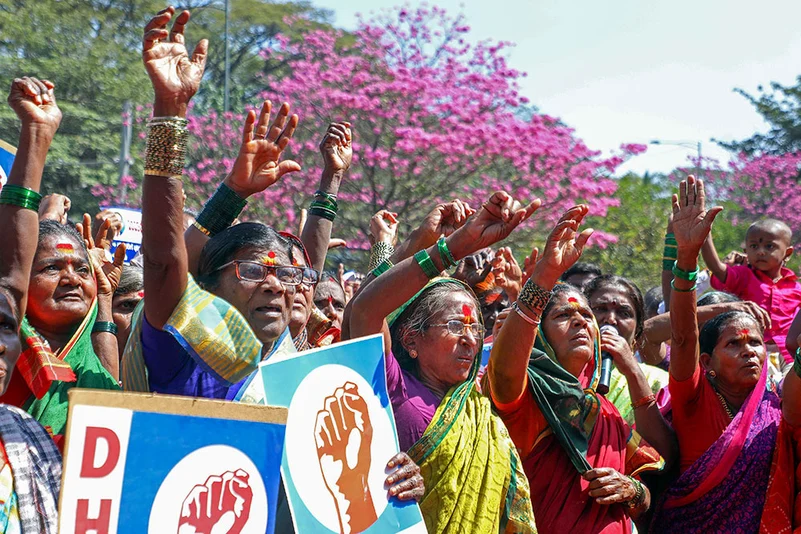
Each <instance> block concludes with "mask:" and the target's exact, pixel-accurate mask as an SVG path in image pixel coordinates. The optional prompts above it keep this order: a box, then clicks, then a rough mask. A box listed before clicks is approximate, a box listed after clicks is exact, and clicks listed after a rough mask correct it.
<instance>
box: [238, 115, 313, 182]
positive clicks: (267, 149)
mask: <svg viewBox="0 0 801 534" xmlns="http://www.w3.org/2000/svg"><path fill="white" fill-rule="evenodd" d="M271 111H272V102H270V101H269V100H267V101H266V102H265V103H264V105H262V107H261V113H260V114H259V122H258V124H256V112H255V111H252V110H251V111H250V112H248V115H247V117H246V118H245V127H244V129H243V134H242V146H240V147H239V155H238V156H237V157H236V161H235V162H234V167H233V168H232V169H231V173H230V174H229V175H228V176H227V177H226V179H225V184H226V185H227V186H228V187H230V188H231V189H233V190H234V191H236V193H237V194H238V195H239V196H241V197H242V198H247V197H249V196H250V195H253V194H255V193H260V192H262V191H264V190H265V189H267V188H268V187H270V186H271V185H273V184H274V183H275V182H277V181H278V180H279V179H281V177H282V176H283V175H285V174H287V173H290V172H296V171H299V170H300V165H299V164H298V163H297V162H296V161H292V160H284V161H281V154H282V153H283V152H284V149H285V148H286V147H287V145H289V141H290V140H291V139H292V135H293V134H294V133H295V128H297V126H298V116H297V115H292V116H291V117H290V116H289V104H288V103H286V102H284V103H283V105H281V109H280V110H278V115H277V116H276V117H275V121H273V124H272V126H270V124H269V123H270V113H271Z"/></svg>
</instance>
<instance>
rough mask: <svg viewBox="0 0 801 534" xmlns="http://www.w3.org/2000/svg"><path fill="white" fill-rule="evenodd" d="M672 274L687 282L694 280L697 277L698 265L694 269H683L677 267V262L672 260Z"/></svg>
mask: <svg viewBox="0 0 801 534" xmlns="http://www.w3.org/2000/svg"><path fill="white" fill-rule="evenodd" d="M673 276H675V277H676V278H681V279H682V280H687V281H688V282H695V279H696V278H698V267H696V268H695V270H694V271H685V270H684V269H679V266H678V264H677V263H676V262H673Z"/></svg>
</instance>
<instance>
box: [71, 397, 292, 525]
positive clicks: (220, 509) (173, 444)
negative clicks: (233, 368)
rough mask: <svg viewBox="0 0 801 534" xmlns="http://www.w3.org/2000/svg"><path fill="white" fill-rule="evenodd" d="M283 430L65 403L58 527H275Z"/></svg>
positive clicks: (216, 406) (263, 424) (216, 405)
mask: <svg viewBox="0 0 801 534" xmlns="http://www.w3.org/2000/svg"><path fill="white" fill-rule="evenodd" d="M90 394H92V393H90ZM117 395H125V394H117ZM71 400H72V399H71ZM181 401H188V402H190V403H192V402H200V403H204V402H205V403H210V404H209V406H211V408H210V409H211V410H215V409H217V410H222V409H225V408H226V407H222V408H220V405H221V404H231V403H223V402H222V401H206V400H200V399H181ZM158 402H160V403H169V402H171V401H170V399H169V398H163V397H162V398H159V399H158ZM232 406H235V407H236V408H233V409H234V410H238V409H239V408H240V407H241V406H242V405H232ZM245 409H251V410H252V409H256V410H261V409H264V410H269V409H270V408H262V407H255V406H252V407H245ZM282 413H285V412H284V411H283V410H282ZM285 429H286V427H285V426H284V425H283V424H282V423H268V422H264V421H252V420H240V419H226V418H216V417H202V416H197V415H185V414H175V413H153V412H147V411H138V410H128V409H124V408H120V407H106V406H96V405H85V404H78V405H75V406H71V411H70V421H69V430H68V434H67V435H68V442H67V450H66V452H67V454H66V459H65V471H64V483H63V489H62V497H61V510H60V529H59V532H61V533H64V534H68V533H74V532H84V531H85V529H86V528H88V529H89V530H90V531H91V530H94V529H92V528H91V527H92V525H95V526H101V527H103V528H102V529H101V530H99V531H102V532H110V533H111V532H116V533H118V534H129V533H130V534H134V533H136V534H141V533H162V532H164V533H166V532H172V533H182V532H198V533H200V532H217V531H219V532H230V533H234V532H236V533H245V532H254V533H255V532H258V533H259V534H261V533H262V532H266V533H273V532H274V529H275V511H276V505H277V502H278V490H279V478H280V476H279V475H280V465H281V457H282V451H283V443H284V433H285ZM223 525H226V526H227V527H226V528H223V527H222V526H223Z"/></svg>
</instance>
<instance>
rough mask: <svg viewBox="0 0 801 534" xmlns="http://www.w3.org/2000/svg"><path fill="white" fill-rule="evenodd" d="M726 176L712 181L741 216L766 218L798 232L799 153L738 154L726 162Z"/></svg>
mask: <svg viewBox="0 0 801 534" xmlns="http://www.w3.org/2000/svg"><path fill="white" fill-rule="evenodd" d="M729 167H730V169H729V170H730V173H729V176H727V177H725V178H724V179H722V180H720V181H719V182H717V183H716V187H718V188H719V189H720V190H721V193H722V194H723V195H724V196H725V198H726V199H727V200H729V201H731V202H732V203H734V204H736V205H738V206H739V207H740V210H741V213H742V217H743V219H745V220H747V221H748V222H753V221H755V220H757V219H761V218H765V217H769V218H774V219H780V220H782V221H784V222H786V223H787V224H788V225H789V226H790V228H792V229H793V232H795V233H796V236H798V233H799V232H801V195H800V194H799V176H801V153H793V154H783V155H769V154H766V155H760V156H756V157H748V156H745V155H742V154H741V155H739V156H738V157H736V158H735V159H733V160H732V161H731V163H730V164H729Z"/></svg>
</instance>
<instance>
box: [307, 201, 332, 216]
mask: <svg viewBox="0 0 801 534" xmlns="http://www.w3.org/2000/svg"><path fill="white" fill-rule="evenodd" d="M309 207H310V208H322V209H326V210H331V211H333V212H334V213H336V212H337V211H338V210H339V208H338V207H337V205H336V204H332V203H330V202H321V201H319V200H313V201H312V203H311V205H310V206H309Z"/></svg>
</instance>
